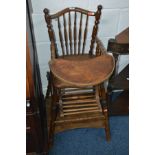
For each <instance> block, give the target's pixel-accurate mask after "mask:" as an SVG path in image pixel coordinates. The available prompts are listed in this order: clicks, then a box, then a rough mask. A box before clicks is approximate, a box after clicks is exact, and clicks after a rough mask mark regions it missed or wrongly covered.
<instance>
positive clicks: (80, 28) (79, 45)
mask: <svg viewBox="0 0 155 155" xmlns="http://www.w3.org/2000/svg"><path fill="white" fill-rule="evenodd" d="M82 17H83V14H82V13H81V17H80V27H79V42H78V54H80V48H81V33H82Z"/></svg>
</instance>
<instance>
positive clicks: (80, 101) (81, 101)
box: [63, 99, 96, 105]
mask: <svg viewBox="0 0 155 155" xmlns="http://www.w3.org/2000/svg"><path fill="white" fill-rule="evenodd" d="M92 102H96V100H95V99H91V100H90V99H87V100H75V101H67V102H63V105H64V104H76V103H92Z"/></svg>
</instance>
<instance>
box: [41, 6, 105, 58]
mask: <svg viewBox="0 0 155 155" xmlns="http://www.w3.org/2000/svg"><path fill="white" fill-rule="evenodd" d="M101 10H102V6H101V5H99V6H98V8H97V11H96V12H92V11H88V10H84V9H81V8H77V7H70V8H66V9H64V10H62V11H60V12H57V13H56V14H52V15H50V14H49V10H48V9H46V8H45V9H44V14H45V21H46V23H47V28H48V34H49V38H50V41H51V58H58V57H60V56H62V57H63V56H66V55H81V54H85V52H86V51H85V47H86V42H87V32H88V24H89V18H90V16H91V17H94V21H95V22H94V26H93V30H92V34H91V41H90V48H89V54H90V55H93V49H94V43H95V39H96V35H97V31H98V24H99V20H100V16H101ZM78 17H80V18H79V20H78ZM54 23H55V24H54ZM58 43H59V45H58Z"/></svg>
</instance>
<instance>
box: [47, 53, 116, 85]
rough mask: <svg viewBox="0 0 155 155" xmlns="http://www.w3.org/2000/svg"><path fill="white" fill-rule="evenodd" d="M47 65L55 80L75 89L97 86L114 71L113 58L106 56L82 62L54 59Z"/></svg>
mask: <svg viewBox="0 0 155 155" xmlns="http://www.w3.org/2000/svg"><path fill="white" fill-rule="evenodd" d="M49 64H50V69H51V71H52V73H53V75H54V76H55V77H56V78H58V79H59V80H61V81H63V82H65V83H67V84H69V85H72V86H76V87H87V86H93V85H97V84H99V83H101V82H103V81H105V80H106V79H107V78H109V76H110V75H111V74H112V72H113V70H114V58H113V56H111V55H108V54H104V55H102V56H98V57H95V58H92V59H88V60H82V61H74V60H65V59H55V60H54V61H53V62H50V63H49Z"/></svg>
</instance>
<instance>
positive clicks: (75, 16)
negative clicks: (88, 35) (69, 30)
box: [74, 11, 77, 54]
mask: <svg viewBox="0 0 155 155" xmlns="http://www.w3.org/2000/svg"><path fill="white" fill-rule="evenodd" d="M76 18H77V13H76V11H75V15H74V54H76V38H77V36H76V33H77V32H76V31H77V30H76Z"/></svg>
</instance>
